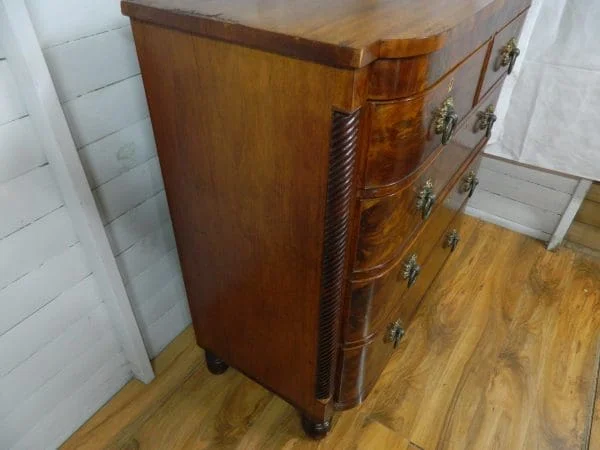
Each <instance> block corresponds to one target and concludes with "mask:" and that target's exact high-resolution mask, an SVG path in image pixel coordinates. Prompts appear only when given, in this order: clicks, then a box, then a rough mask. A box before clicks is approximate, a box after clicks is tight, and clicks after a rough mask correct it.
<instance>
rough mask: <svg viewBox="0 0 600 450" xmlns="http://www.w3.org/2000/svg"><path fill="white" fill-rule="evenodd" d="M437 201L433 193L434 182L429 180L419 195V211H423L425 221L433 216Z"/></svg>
mask: <svg viewBox="0 0 600 450" xmlns="http://www.w3.org/2000/svg"><path fill="white" fill-rule="evenodd" d="M435 199H436V197H435V194H434V192H433V181H431V178H429V179H427V181H425V184H424V185H423V188H422V189H421V190H420V191H419V193H418V195H417V209H418V210H419V211H421V214H422V217H423V220H427V219H428V218H429V216H430V215H431V211H432V210H433V205H434V204H435Z"/></svg>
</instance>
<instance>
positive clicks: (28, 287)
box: [0, 243, 91, 403]
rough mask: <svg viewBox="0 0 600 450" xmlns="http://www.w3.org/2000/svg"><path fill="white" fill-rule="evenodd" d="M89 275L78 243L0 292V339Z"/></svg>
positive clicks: (83, 254)
mask: <svg viewBox="0 0 600 450" xmlns="http://www.w3.org/2000/svg"><path fill="white" fill-rule="evenodd" d="M90 273H91V272H90V268H89V266H88V263H87V260H86V257H85V253H84V251H83V249H82V247H81V244H79V243H78V244H76V245H73V246H72V247H68V248H67V249H66V250H65V251H64V252H63V253H61V254H59V255H57V256H55V257H53V258H50V259H49V260H47V261H45V262H44V263H43V264H42V265H41V266H40V267H38V268H36V269H35V270H33V271H31V272H29V273H28V274H27V275H25V276H23V277H21V278H19V279H18V280H17V281H15V282H14V283H12V284H9V285H8V286H7V287H5V288H4V289H2V290H0V310H1V311H2V314H0V336H1V335H2V334H4V333H6V332H7V331H8V330H9V329H10V328H12V327H14V326H15V325H17V324H19V323H20V322H21V321H23V320H25V319H26V318H27V317H29V316H30V315H32V314H33V313H34V312H36V311H37V310H39V309H40V308H42V307H44V306H45V305H47V304H48V303H49V302H51V301H52V300H54V299H55V298H56V297H57V296H58V295H60V294H61V293H62V292H64V291H66V290H68V289H69V288H70V287H71V286H74V285H76V284H77V283H79V282H80V281H82V280H83V279H84V278H86V277H87V276H89V275H90ZM1 390H2V389H0V391H1ZM0 403H1V402H0Z"/></svg>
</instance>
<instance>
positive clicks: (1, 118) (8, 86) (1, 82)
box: [0, 59, 27, 125]
mask: <svg viewBox="0 0 600 450" xmlns="http://www.w3.org/2000/svg"><path fill="white" fill-rule="evenodd" d="M26 115H27V110H26V109H25V104H24V103H23V101H22V100H21V98H20V96H19V90H18V88H17V85H16V83H15V80H14V78H13V75H12V73H11V71H10V69H9V66H8V60H6V59H5V60H2V61H0V125H2V124H5V123H8V122H11V121H13V120H15V119H18V118H19V117H24V116H26Z"/></svg>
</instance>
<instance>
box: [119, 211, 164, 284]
mask: <svg viewBox="0 0 600 450" xmlns="http://www.w3.org/2000/svg"><path fill="white" fill-rule="evenodd" d="M174 248H175V236H174V234H173V227H172V226H171V221H170V220H168V221H166V222H164V223H163V224H162V227H161V228H159V229H158V230H156V231H154V232H152V233H150V234H149V235H147V236H145V237H144V238H143V239H141V240H140V241H138V242H137V243H136V244H135V245H133V246H132V247H130V248H129V249H127V250H126V251H125V252H123V253H121V254H120V255H118V256H117V258H116V260H117V265H118V266H119V270H120V272H121V276H122V277H123V281H124V282H125V284H128V283H129V282H131V280H132V279H133V278H135V277H136V276H137V275H139V274H141V273H142V272H144V271H145V270H146V269H148V267H150V266H151V265H152V264H153V263H154V262H155V261H158V260H159V259H161V258H162V257H163V256H164V255H165V254H166V253H168V252H170V251H171V250H172V249H174Z"/></svg>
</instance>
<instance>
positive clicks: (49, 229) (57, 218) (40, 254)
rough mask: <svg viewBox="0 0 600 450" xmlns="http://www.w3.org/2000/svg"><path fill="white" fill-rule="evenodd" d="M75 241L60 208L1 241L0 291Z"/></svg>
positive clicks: (73, 234) (67, 215)
mask: <svg viewBox="0 0 600 450" xmlns="http://www.w3.org/2000/svg"><path fill="white" fill-rule="evenodd" d="M76 242H77V237H76V236H75V232H74V231H73V225H72V223H71V218H70V217H69V214H68V213H67V210H66V209H65V208H64V207H62V208H60V209H58V210H56V211H54V212H52V213H50V214H48V215H47V216H45V217H43V218H42V219H40V220H38V221H36V222H34V223H32V224H31V225H29V226H27V227H26V228H23V229H22V230H20V231H19V232H18V233H13V234H11V235H10V236H8V237H6V238H4V239H2V240H1V241H0V289H2V288H4V287H5V286H7V285H8V284H9V283H11V282H13V281H15V280H17V279H18V278H20V277H22V276H23V275H25V274H27V273H29V272H31V271H32V270H33V269H35V268H36V267H38V266H40V265H41V264H42V263H43V262H44V261H46V260H47V259H49V258H52V257H53V256H56V255H58V254H60V253H62V252H63V251H64V250H65V249H66V248H67V247H68V246H69V245H73V244H75V243H76ZM0 361H1V360H0Z"/></svg>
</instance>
